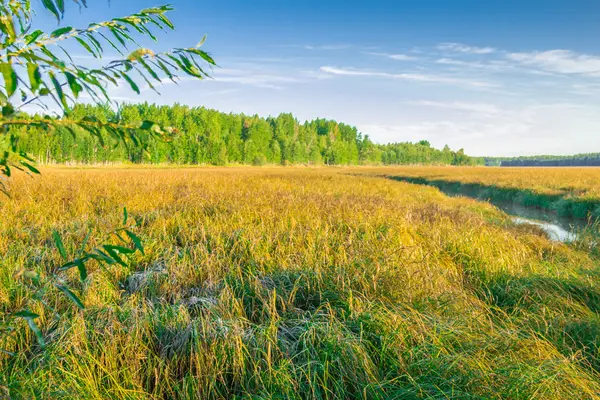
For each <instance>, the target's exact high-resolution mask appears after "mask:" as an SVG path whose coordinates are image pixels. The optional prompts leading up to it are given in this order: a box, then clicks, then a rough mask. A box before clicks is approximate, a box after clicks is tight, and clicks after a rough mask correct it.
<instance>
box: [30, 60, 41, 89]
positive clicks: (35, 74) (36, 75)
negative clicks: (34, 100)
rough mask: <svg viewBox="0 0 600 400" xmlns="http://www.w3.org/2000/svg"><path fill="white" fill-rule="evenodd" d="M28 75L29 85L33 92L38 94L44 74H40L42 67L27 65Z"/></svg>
mask: <svg viewBox="0 0 600 400" xmlns="http://www.w3.org/2000/svg"><path fill="white" fill-rule="evenodd" d="M27 73H28V74H29V84H30V85H31V91H32V92H33V93H35V92H37V91H38V89H39V88H40V85H41V84H42V74H41V73H40V67H39V66H38V65H37V64H34V63H27Z"/></svg>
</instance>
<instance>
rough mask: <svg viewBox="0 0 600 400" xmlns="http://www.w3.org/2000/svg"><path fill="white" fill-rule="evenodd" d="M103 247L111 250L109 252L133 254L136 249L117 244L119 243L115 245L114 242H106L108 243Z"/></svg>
mask: <svg viewBox="0 0 600 400" xmlns="http://www.w3.org/2000/svg"><path fill="white" fill-rule="evenodd" d="M102 247H103V248H104V250H106V251H107V252H109V254H110V251H116V252H117V253H120V254H133V253H135V250H132V249H129V248H127V247H123V246H117V245H114V244H106V245H104V246H102Z"/></svg>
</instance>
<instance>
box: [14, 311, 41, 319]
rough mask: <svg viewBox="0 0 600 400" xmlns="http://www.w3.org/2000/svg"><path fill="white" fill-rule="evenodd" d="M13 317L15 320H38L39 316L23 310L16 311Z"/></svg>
mask: <svg viewBox="0 0 600 400" xmlns="http://www.w3.org/2000/svg"><path fill="white" fill-rule="evenodd" d="M13 317H17V318H33V319H35V318H39V317H40V316H39V315H37V314H36V313H32V312H31V311H29V310H23V311H18V312H16V313H14V314H13Z"/></svg>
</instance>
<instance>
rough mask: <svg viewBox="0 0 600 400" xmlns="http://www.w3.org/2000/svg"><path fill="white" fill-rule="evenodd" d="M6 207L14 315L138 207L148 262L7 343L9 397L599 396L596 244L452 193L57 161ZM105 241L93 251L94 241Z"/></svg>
mask: <svg viewBox="0 0 600 400" xmlns="http://www.w3.org/2000/svg"><path fill="white" fill-rule="evenodd" d="M14 186H15V187H18V188H19V190H15V191H14V196H13V198H11V199H3V200H2V203H0V212H1V215H2V217H3V218H2V219H1V220H0V253H1V254H2V258H1V260H0V307H1V309H2V311H3V312H6V311H12V310H15V309H17V308H18V307H19V305H20V303H21V302H22V300H23V298H24V296H25V295H26V290H27V289H26V288H27V286H26V285H27V282H26V281H24V280H23V279H20V278H19V279H14V278H13V275H14V274H15V272H16V271H18V270H20V269H22V268H27V269H32V270H35V271H36V272H38V273H39V274H40V275H41V276H44V274H47V273H49V269H51V268H52V265H55V264H56V263H58V262H59V259H60V256H59V254H57V252H56V251H55V250H54V249H53V248H52V245H51V243H52V239H51V238H52V230H53V229H57V230H59V231H60V232H61V234H63V237H64V241H65V243H66V246H67V251H69V252H72V253H74V252H75V251H76V249H77V246H78V245H79V244H80V243H81V242H83V240H84V237H85V236H86V234H87V233H88V231H89V229H94V231H95V232H105V231H110V230H111V229H112V228H114V227H115V226H118V225H119V224H120V222H121V221H120V219H121V215H120V210H121V208H122V207H124V206H126V207H127V210H128V211H129V215H130V217H131V218H134V219H135V220H136V221H137V223H138V230H137V233H138V234H139V235H140V236H141V237H142V238H143V240H144V244H145V250H146V251H145V255H138V256H137V258H136V259H134V260H133V262H132V263H131V265H130V266H129V267H123V266H118V265H117V266H110V267H108V268H106V269H102V268H98V267H97V266H96V267H95V266H94V265H93V264H92V263H90V265H89V267H90V276H89V278H88V281H87V283H86V284H85V285H81V284H80V283H78V280H77V279H78V277H77V273H76V272H75V271H72V276H71V279H72V282H71V287H73V288H74V290H77V293H78V295H80V298H81V299H82V300H83V301H84V303H85V305H86V309H85V310H84V311H79V310H77V309H74V308H73V307H72V306H71V305H70V304H69V303H68V301H67V300H65V299H64V298H62V297H56V298H55V299H53V300H52V301H51V302H50V304H49V306H51V307H52V308H53V309H54V310H56V314H55V313H52V312H51V311H49V308H48V307H42V306H40V307H39V309H36V310H34V311H35V312H38V313H40V314H41V318H40V321H39V324H40V327H41V329H42V333H43V334H44V337H45V341H46V343H47V349H46V350H45V351H42V350H41V349H40V348H39V347H38V346H37V344H36V343H37V342H36V340H35V337H33V335H32V334H31V333H30V331H29V330H28V329H27V327H26V326H19V327H18V329H17V331H16V333H15V335H13V336H12V337H11V339H10V340H8V341H6V342H5V343H1V344H0V347H1V348H3V349H6V350H8V351H11V352H15V353H17V356H16V357H11V356H8V355H4V354H2V355H0V386H1V387H0V389H1V390H3V391H4V393H5V394H6V395H9V396H11V397H13V398H127V399H158V398H198V399H205V398H232V397H233V398H235V397H245V396H250V397H253V398H326V399H333V398H368V399H372V398H381V399H387V398H401V399H404V398H511V399H529V398H538V399H548V398H573V399H593V398H598V397H599V395H598V394H599V393H600V379H599V378H600V376H599V374H598V372H599V371H600V354H599V351H600V350H599V349H600V318H599V315H598V312H599V310H600V287H599V283H600V281H599V279H600V274H599V273H600V271H599V268H598V265H599V263H598V259H594V258H593V257H592V256H591V255H590V253H587V252H584V251H580V250H577V249H576V248H575V247H569V246H567V245H564V244H559V243H554V242H550V241H549V240H547V239H546V238H545V237H543V235H541V234H540V233H537V232H536V231H534V230H531V229H527V228H524V227H519V226H514V225H512V224H511V223H510V221H509V220H508V218H507V217H506V216H505V215H504V214H502V213H500V212H499V211H498V210H497V209H495V208H493V207H491V206H488V205H485V204H480V203H477V202H474V201H470V200H466V199H459V198H448V197H445V196H443V195H442V194H441V193H440V192H439V191H437V190H435V189H432V188H427V187H419V186H415V185H409V184H405V183H401V182H394V181H391V180H388V179H384V178H374V177H360V176H358V177H357V176H350V175H348V174H347V171H344V170H341V171H337V170H328V169H283V168H281V169H277V168H273V169H260V168H258V169H250V168H246V169H244V168H241V169H171V170H160V169H152V170H142V169H131V170H119V169H101V170H85V171H76V170H68V169H56V170H47V171H44V175H43V178H40V179H37V178H36V179H33V180H32V179H26V178H25V177H22V176H18V177H17V178H16V179H15V181H14ZM98 236H99V235H97V234H94V235H92V238H91V239H90V243H89V246H94V245H95V244H96V242H97V241H98V240H100V238H99V237H98Z"/></svg>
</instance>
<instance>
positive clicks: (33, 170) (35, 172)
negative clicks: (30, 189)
mask: <svg viewBox="0 0 600 400" xmlns="http://www.w3.org/2000/svg"><path fill="white" fill-rule="evenodd" d="M21 165H23V166H24V167H25V168H27V169H28V170H29V171H31V172H32V173H34V174H36V175H40V171H39V170H38V169H37V168H35V167H34V166H33V165H31V164H29V163H28V162H26V161H21Z"/></svg>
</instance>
